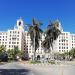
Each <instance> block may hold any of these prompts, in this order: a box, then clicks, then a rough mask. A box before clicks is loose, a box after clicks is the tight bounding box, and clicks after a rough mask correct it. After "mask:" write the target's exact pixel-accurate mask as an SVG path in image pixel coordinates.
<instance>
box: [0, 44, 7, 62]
mask: <svg viewBox="0 0 75 75" xmlns="http://www.w3.org/2000/svg"><path fill="white" fill-rule="evenodd" d="M0 61H8V55H7V53H6V50H5V46H4V45H0Z"/></svg>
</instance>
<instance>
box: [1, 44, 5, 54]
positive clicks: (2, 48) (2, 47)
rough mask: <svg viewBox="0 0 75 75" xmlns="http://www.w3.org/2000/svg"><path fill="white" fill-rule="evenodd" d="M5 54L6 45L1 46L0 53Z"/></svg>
mask: <svg viewBox="0 0 75 75" xmlns="http://www.w3.org/2000/svg"><path fill="white" fill-rule="evenodd" d="M2 52H5V47H4V45H0V53H2Z"/></svg>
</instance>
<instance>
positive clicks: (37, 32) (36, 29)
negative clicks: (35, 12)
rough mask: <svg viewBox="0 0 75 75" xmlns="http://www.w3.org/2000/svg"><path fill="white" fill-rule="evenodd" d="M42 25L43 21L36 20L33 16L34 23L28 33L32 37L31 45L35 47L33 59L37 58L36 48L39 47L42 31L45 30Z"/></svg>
mask: <svg viewBox="0 0 75 75" xmlns="http://www.w3.org/2000/svg"><path fill="white" fill-rule="evenodd" d="M40 25H42V23H40V22H38V21H36V20H35V19H34V18H33V20H32V25H30V26H29V31H28V33H29V34H30V38H31V42H32V43H31V45H32V46H33V48H34V55H33V60H35V58H36V50H37V48H38V47H39V39H41V33H43V31H42V30H41V28H40Z"/></svg>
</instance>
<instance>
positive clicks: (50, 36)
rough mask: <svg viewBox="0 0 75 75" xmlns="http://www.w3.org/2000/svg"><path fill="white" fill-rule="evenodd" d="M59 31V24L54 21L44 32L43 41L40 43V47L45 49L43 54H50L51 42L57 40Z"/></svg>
mask: <svg viewBox="0 0 75 75" xmlns="http://www.w3.org/2000/svg"><path fill="white" fill-rule="evenodd" d="M60 33H61V32H60V30H59V22H58V21H54V22H51V23H50V24H49V25H48V27H47V29H46V31H45V40H44V41H43V42H42V46H43V47H44V48H45V52H48V53H49V52H52V50H53V42H54V41H55V40H56V39H57V38H58V36H59V35H60Z"/></svg>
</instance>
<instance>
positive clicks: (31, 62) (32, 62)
mask: <svg viewBox="0 0 75 75" xmlns="http://www.w3.org/2000/svg"><path fill="white" fill-rule="evenodd" d="M29 63H30V64H38V63H41V61H37V60H36V61H32V60H30V61H29Z"/></svg>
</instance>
